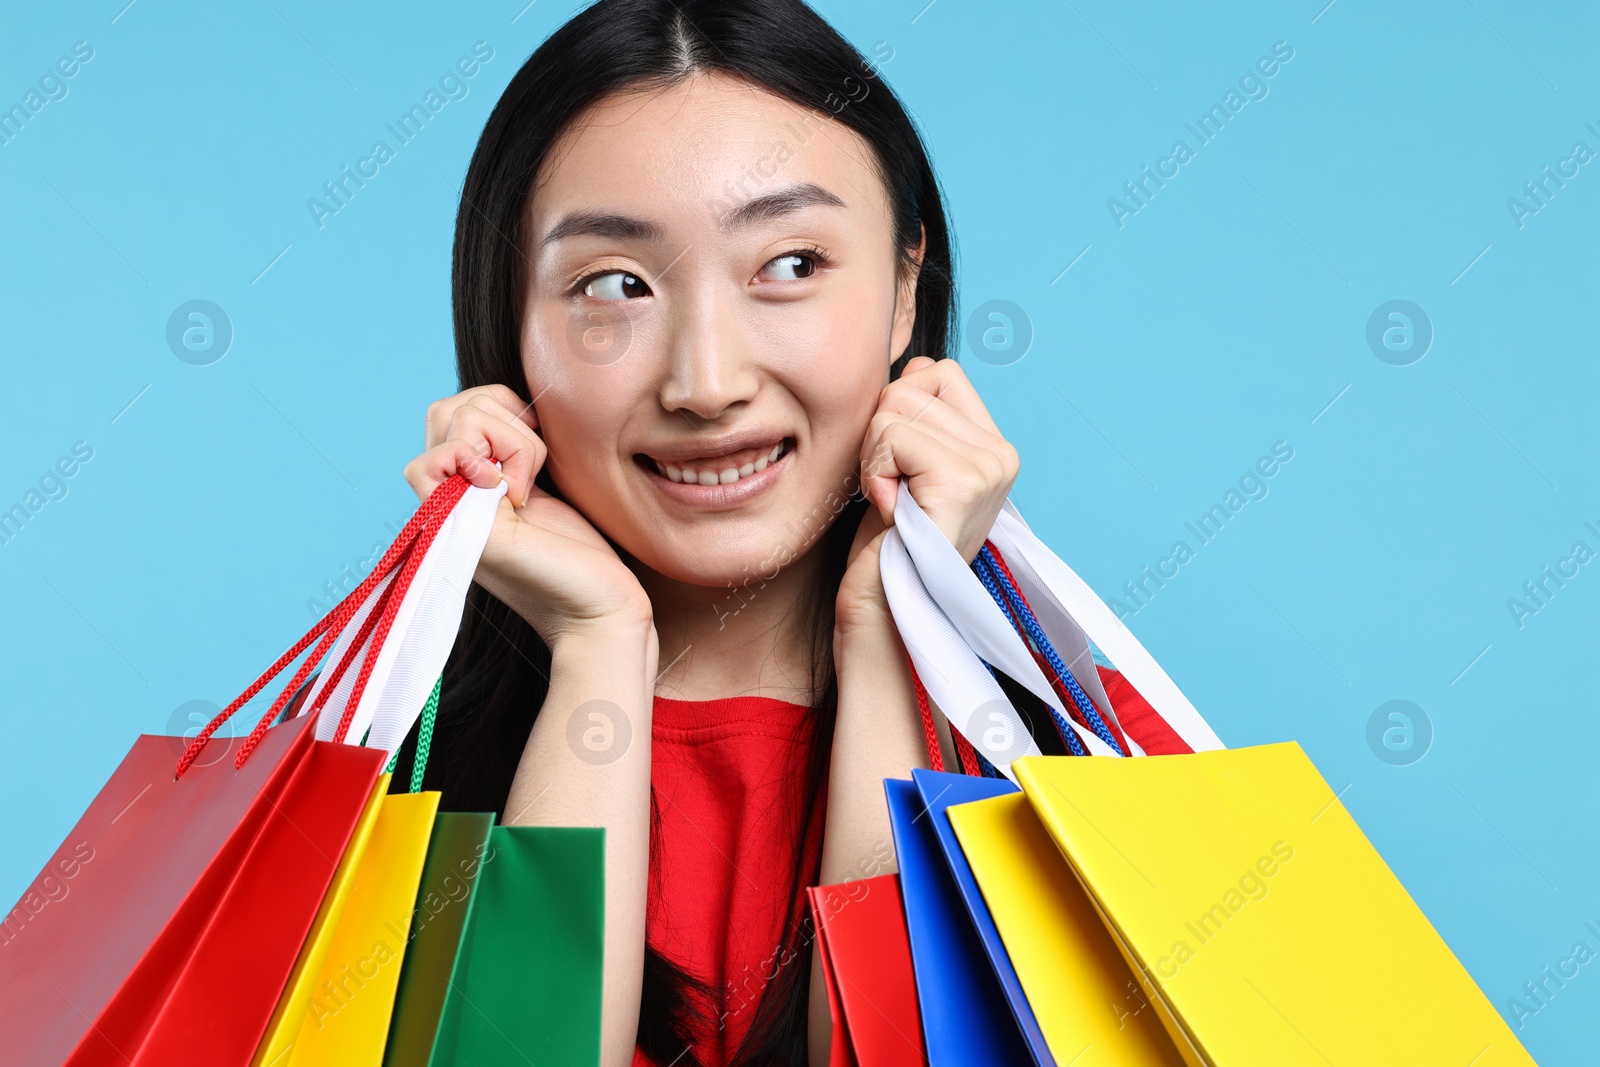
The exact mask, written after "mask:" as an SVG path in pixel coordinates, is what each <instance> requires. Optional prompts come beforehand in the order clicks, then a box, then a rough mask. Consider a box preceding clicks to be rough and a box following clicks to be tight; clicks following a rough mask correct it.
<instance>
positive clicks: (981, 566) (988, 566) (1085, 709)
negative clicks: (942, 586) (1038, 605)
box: [973, 545, 1122, 756]
mask: <svg viewBox="0 0 1600 1067" xmlns="http://www.w3.org/2000/svg"><path fill="white" fill-rule="evenodd" d="M973 567H974V569H975V570H976V571H977V574H978V578H979V580H981V581H982V582H983V585H984V588H985V589H988V590H989V595H990V596H992V597H994V599H995V602H996V603H997V604H999V605H1000V608H1001V610H1004V609H1005V608H1006V605H1007V603H1008V602H1009V604H1010V606H1011V608H1012V610H1013V611H1015V612H1016V616H1017V619H1018V620H1019V621H1020V623H1021V625H1022V628H1023V629H1024V630H1025V631H1026V633H1027V635H1028V637H1029V638H1030V639H1031V640H1032V641H1033V644H1034V647H1036V648H1037V649H1038V650H1039V651H1040V653H1042V654H1043V655H1044V658H1045V662H1047V663H1048V664H1050V669H1051V670H1053V671H1055V673H1056V677H1057V678H1059V679H1061V682H1062V684H1063V685H1065V686H1066V687H1067V693H1068V694H1069V695H1070V696H1071V697H1072V702H1073V703H1074V704H1076V705H1077V707H1078V711H1079V712H1080V713H1082V715H1083V718H1084V721H1085V722H1087V723H1088V724H1089V729H1091V730H1093V731H1094V734H1095V736H1096V737H1098V738H1100V740H1102V741H1104V742H1105V743H1106V744H1107V745H1108V746H1110V748H1111V750H1112V751H1113V752H1115V753H1117V754H1118V755H1119V756H1120V755H1121V754H1122V748H1121V746H1120V745H1118V744H1117V740H1116V737H1115V735H1113V734H1112V732H1111V728H1110V727H1109V726H1107V725H1106V721H1105V718H1104V717H1103V716H1102V715H1101V714H1100V709H1099V708H1097V707H1095V705H1094V701H1093V700H1090V699H1089V694H1088V693H1086V692H1084V690H1083V686H1081V685H1079V684H1078V679H1077V678H1075V677H1073V674H1072V671H1071V670H1070V669H1069V668H1068V667H1067V665H1066V663H1065V662H1063V661H1062V659H1061V656H1060V655H1059V654H1058V653H1057V652H1056V650H1055V646H1054V645H1052V644H1051V643H1050V639H1049V638H1048V637H1046V636H1045V634H1044V629H1043V628H1042V627H1041V626H1040V625H1039V620H1038V619H1037V618H1035V617H1034V614H1033V609H1032V608H1030V607H1028V604H1027V602H1026V601H1025V600H1023V598H1022V593H1021V591H1020V590H1018V589H1017V587H1016V585H1015V584H1013V583H1012V581H1011V580H1010V578H1009V577H1008V576H1007V575H1006V573H1005V571H1004V570H1002V569H1001V567H1000V565H999V563H998V561H996V560H995V558H994V553H993V552H991V551H990V550H989V546H988V545H984V546H983V549H982V551H980V552H979V553H978V558H977V559H976V560H974V561H973ZM1050 715H1051V718H1053V719H1055V720H1056V728H1057V729H1058V730H1061V731H1062V735H1063V737H1065V738H1066V739H1067V740H1068V747H1069V748H1072V749H1074V750H1075V751H1074V752H1073V755H1083V754H1084V751H1083V745H1082V742H1081V741H1079V740H1078V737H1077V733H1076V732H1075V731H1074V730H1073V729H1072V728H1071V727H1070V726H1068V725H1067V724H1066V723H1065V722H1064V721H1063V720H1062V718H1061V715H1060V713H1059V712H1057V711H1056V710H1055V709H1054V708H1051V709H1050Z"/></svg>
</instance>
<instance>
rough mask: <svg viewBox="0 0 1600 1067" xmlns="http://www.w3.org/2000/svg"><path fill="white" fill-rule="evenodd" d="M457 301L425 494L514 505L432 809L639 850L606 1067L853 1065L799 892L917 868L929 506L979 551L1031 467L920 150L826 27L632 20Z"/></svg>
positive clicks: (492, 127) (613, 983) (670, 6)
mask: <svg viewBox="0 0 1600 1067" xmlns="http://www.w3.org/2000/svg"><path fill="white" fill-rule="evenodd" d="M454 311H455V330H456V345H457V353H458V366H459V372H460V382H461V385H462V386H463V391H462V392H460V393H458V394H456V395H455V396H453V397H450V398H448V399H444V400H440V401H438V402H437V403H435V404H433V405H432V406H431V407H430V408H429V409H428V414H427V450H426V451H425V452H424V453H423V454H422V455H420V456H418V457H417V458H416V459H415V460H413V461H412V462H411V463H410V465H409V466H408V467H407V468H406V476H407V479H408V480H409V481H410V483H411V485H412V487H413V488H414V489H415V491H416V492H417V494H418V495H419V496H422V497H425V496H426V495H427V494H428V493H429V492H430V491H431V490H432V489H433V488H434V487H435V486H436V485H438V484H439V482H440V481H442V480H443V479H445V478H447V477H449V476H451V475H452V474H455V473H458V472H459V473H460V474H462V475H464V476H466V477H467V478H469V479H470V480H471V481H472V482H473V483H474V484H477V485H482V486H492V485H495V484H497V483H498V481H499V480H500V479H501V478H504V480H505V481H506V482H507V483H508V487H507V488H508V492H507V498H506V499H504V500H502V501H501V504H500V512H499V515H498V517H497V519H496V523H495V526H494V531H493V533H492V534H491V536H490V539H489V543H488V547H487V548H486V550H485V552H484V555H483V560H482V563H481V565H480V567H479V570H478V573H477V586H475V588H474V589H473V591H472V598H471V603H470V606H469V608H468V611H467V617H466V622H465V626H464V631H463V634H462V637H461V640H460V641H459V642H458V643H457V646H456V652H455V654H454V656H453V658H452V660H451V662H450V664H449V666H448V667H447V669H446V672H445V684H444V691H443V692H444V695H443V700H442V703H441V712H440V725H439V729H438V735H437V736H438V741H437V742H436V744H437V746H438V748H437V755H436V756H435V757H434V759H433V761H432V762H431V763H430V766H429V780H428V787H429V788H442V789H443V790H444V795H445V797H446V798H447V800H448V801H449V802H450V804H451V805H452V806H454V807H458V808H463V809H476V810H486V809H493V810H497V811H499V812H500V813H501V817H502V819H503V820H504V821H505V822H507V823H510V824H522V825H583V826H596V825H598V826H604V827H605V828H606V887H607V888H606V901H605V908H606V919H605V936H606V948H605V982H604V992H603V1011H602V1059H603V1062H604V1063H605V1064H608V1065H621V1064H626V1063H629V1062H632V1063H636V1064H648V1063H654V1064H661V1065H666V1064H675V1065H679V1067H687V1065H690V1064H700V1065H703V1067H713V1065H722V1064H734V1063H737V1064H780V1063H781V1064H801V1063H804V1062H806V1061H807V1055H808V1053H807V1048H808V1045H809V1049H810V1052H809V1056H810V1062H813V1063H822V1062H825V1060H826V1050H827V1047H828V1037H829V1019H828V1011H827V1005H826V1000H825V998H824V996H823V995H822V992H821V987H820V977H816V978H814V977H813V976H819V974H820V969H818V968H814V967H812V951H813V949H812V941H811V938H810V936H809V924H808V923H807V922H806V913H805V909H804V906H803V901H804V894H803V888H804V887H805V886H807V885H815V884H828V883H833V882H839V881H843V880H845V879H849V878H858V877H865V876H871V875H875V874H880V873H886V872H887V871H889V870H892V869H893V868H892V852H891V850H890V847H889V842H890V836H889V826H888V820H887V814H886V810H885V804H884V800H883V787H882V780H883V779H884V778H885V777H887V776H898V777H905V776H906V775H907V772H908V770H909V769H910V768H912V767H921V766H927V765H928V762H929V760H928V754H927V749H926V743H925V740H924V734H923V731H922V727H921V723H920V720H919V716H918V712H917V707H916V703H915V697H914V693H913V686H912V680H911V676H910V672H909V668H908V661H907V657H906V653H905V650H904V648H903V646H902V645H901V643H900V641H899V638H898V637H897V635H896V631H895V628H894V626H893V623H892V620H891V618H890V615H889V611H888V606H887V603H886V602H885V599H884V596H883V591H882V586H881V584H880V581H879V574H878V563H877V560H878V549H879V546H880V544H881V543H882V537H883V533H884V531H885V529H886V528H887V526H886V524H887V523H889V522H890V521H892V517H893V503H894V498H895V492H896V486H897V483H898V480H899V479H900V478H901V477H902V476H904V477H905V478H906V479H907V480H908V482H909V487H910V490H911V493H912V495H913V497H914V498H915V499H916V500H917V502H918V503H919V504H920V505H921V507H922V508H923V510H924V511H925V512H926V513H927V514H928V515H929V516H930V518H931V519H932V520H933V522H934V523H935V524H936V525H937V526H938V528H939V529H940V530H941V531H943V532H944V533H945V535H946V536H947V537H948V538H949V539H950V541H951V542H952V543H953V544H954V545H955V546H956V547H957V548H958V549H959V550H960V552H961V553H962V555H963V557H964V558H966V559H968V560H971V559H972V558H973V557H974V556H975V555H976V554H977V552H978V550H979V548H980V547H981V546H982V543H983V540H984V537H985V534H986V533H987V531H988V530H989V528H990V526H991V524H992V523H993V521H994V518H995V516H996V514H997V512H998V510H999V508H1000V505H1001V502H1002V501H1003V500H1004V499H1005V497H1006V494H1007V492H1008V491H1009V490H1010V488H1011V486H1012V483H1013V481H1014V479H1015V478H1016V475H1017V469H1018V458H1017V453H1016V451H1015V450H1014V449H1013V448H1012V447H1011V445H1010V444H1008V443H1007V442H1006V440H1005V439H1004V438H1003V437H1002V436H1001V434H1000V431H999V430H998V429H997V428H996V426H995V424H994V422H993V420H992V419H990V417H989V415H988V413H987V412H986V411H985V409H984V406H983V404H982V403H981V402H980V401H979V399H978V396H977V394H976V393H975V391H974V390H973V388H972V386H971V384H970V383H969V382H968V380H967V379H966V377H965V376H964V375H963V373H962V371H961V370H960V369H959V368H958V367H957V366H956V364H955V362H954V361H953V360H948V359H946V358H945V357H946V356H947V355H948V354H949V353H948V349H949V345H950V342H951V336H952V330H951V325H952V322H953V321H954V304H953V293H952V274H951V252H950V239H949V234H948V232H947V230H946V224H945V216H944V209H943V206H942V203H941V195H940V191H939V186H938V184H937V182H936V180H935V177H934V175H933V172H932V169H931V167H930V166H929V164H928V159H927V155H926V153H925V151H924V149H923V146H922V143H921V141H920V138H919V137H918V134H917V132H916V130H915V129H914V128H913V126H912V124H911V123H910V121H909V120H908V119H907V116H906V114H905V112H904V111H903V110H902V108H901V106H900V104H899V102H898V101H897V100H896V99H895V97H894V95H893V93H892V92H891V91H890V90H889V88H888V87H887V86H886V85H885V84H884V83H883V82H882V81H881V80H879V79H878V77H877V71H876V68H875V67H874V66H873V65H872V64H871V63H869V62H868V61H867V60H866V59H864V58H863V57H862V56H861V55H860V54H859V53H858V52H857V51H855V50H854V49H853V48H852V47H851V46H850V45H849V44H847V43H846V42H845V41H844V39H843V38H841V37H840V36H839V35H838V34H837V33H835V32H834V31H833V30H832V29H831V28H830V27H829V26H828V25H827V24H826V23H825V22H824V21H822V19H821V18H820V17H818V16H817V14H816V13H815V12H813V11H812V10H811V9H810V8H808V7H806V6H805V5H804V4H802V3H800V2H799V0H738V2H730V0H602V2H600V3H598V4H596V5H594V6H593V7H590V8H588V9H587V10H585V11H583V12H581V13H580V14H579V15H577V16H576V17H575V18H573V19H572V20H571V21H570V22H568V23H567V24H566V25H564V26H562V27H561V28H560V29H559V30H557V31H556V33H555V34H554V35H552V36H551V37H550V39H549V40H548V41H547V42H545V44H544V45H542V46H541V47H540V48H539V49H538V51H536V52H535V53H534V54H533V55H532V57H530V58H529V60H528V62H527V63H526V64H525V65H524V66H523V68H522V69H521V70H520V71H519V72H518V73H517V75H516V76H515V77H514V78H513V79H512V81H511V83H510V85H509V86H508V87H507V89H506V91H505V94H504V96H503V97H502V98H501V100H500V102H499V104H498V106H497V107H496V108H495V110H494V113H493V114H492V116H491V117H490V119H489V122H488V125H487V127H486V128H485V130H484V133H483V136H482V138H481V140H480V141H479V144H478V147H477V150H476V152H475V154H474V156H473V159H472V163H471V167H470V169H469V171H468V173H467V178H466V183H465V187H464V189H463V192H462V200H461V207H460V212H459V215H458V220H457V230H456V245H455V265H454ZM491 459H492V460H494V461H497V462H498V464H499V468H498V469H497V467H496V466H495V465H494V463H491V462H490V460H491ZM938 723H939V734H940V739H941V744H942V745H944V746H945V747H946V748H947V749H948V746H949V745H950V743H951V739H950V737H949V733H948V727H947V726H946V725H945V724H944V723H943V720H942V719H940V720H938ZM402 758H407V757H406V756H402Z"/></svg>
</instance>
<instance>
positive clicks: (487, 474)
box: [405, 438, 503, 500]
mask: <svg viewBox="0 0 1600 1067" xmlns="http://www.w3.org/2000/svg"><path fill="white" fill-rule="evenodd" d="M457 474H459V475H461V476H462V477H463V478H466V479H467V481H469V482H471V483H472V484H473V485H478V486H482V487H483V488H485V489H492V488H494V487H495V486H496V485H499V484H500V479H501V478H502V477H503V475H502V474H501V473H500V470H499V468H497V467H496V466H495V465H494V464H493V463H490V462H489V461H488V459H487V458H485V456H483V455H479V454H478V453H477V452H476V451H475V450H474V449H473V447H472V445H471V444H469V443H468V442H467V441H466V440H465V439H461V438H458V439H456V440H453V441H446V442H444V443H443V444H439V445H435V446H434V447H432V448H430V449H428V450H427V451H426V452H424V453H422V455H420V456H418V457H417V458H416V459H413V460H412V461H411V462H410V463H407V464H406V469H405V476H406V482H407V483H409V484H410V486H411V490H412V492H414V493H416V494H417V499H419V500H426V499H427V498H428V496H429V494H431V493H432V492H433V491H434V490H435V489H437V488H438V487H439V485H440V483H442V482H444V481H445V480H446V479H448V478H450V477H452V476H454V475H457Z"/></svg>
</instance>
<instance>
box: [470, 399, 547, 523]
mask: <svg viewBox="0 0 1600 1067" xmlns="http://www.w3.org/2000/svg"><path fill="white" fill-rule="evenodd" d="M456 440H459V441H464V442H465V443H467V444H468V445H469V446H470V447H471V452H470V453H464V454H463V455H465V456H468V457H469V458H470V459H476V458H478V457H481V458H482V459H484V460H490V459H494V460H498V461H499V462H500V465H501V468H502V469H503V471H504V476H505V479H506V491H507V495H508V496H510V497H511V503H512V505H513V506H515V507H521V506H522V505H523V503H525V502H526V501H527V499H528V494H529V493H530V492H531V491H532V489H533V480H534V478H535V477H536V476H537V475H538V473H539V469H540V467H542V466H543V465H544V460H545V456H546V454H547V449H546V448H545V444H544V441H542V440H540V438H539V435H538V434H536V433H534V432H533V431H532V430H530V429H528V427H527V426H526V425H525V424H523V423H521V422H517V421H514V420H513V419H512V418H511V417H510V414H509V413H508V412H507V411H506V410H505V409H504V408H503V407H501V406H500V405H498V404H496V403H494V402H493V401H491V400H488V399H485V398H482V397H474V398H473V399H471V400H469V401H468V402H467V403H465V404H462V405H461V406H460V407H458V408H456V410H455V414H454V415H452V416H451V418H450V429H449V431H448V432H447V434H446V443H448V442H450V441H456ZM461 473H462V474H467V471H465V470H462V472H461ZM496 481H497V480H496ZM496 481H491V482H490V483H489V484H490V485H494V484H496ZM473 484H478V483H476V482H474V483H473Z"/></svg>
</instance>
